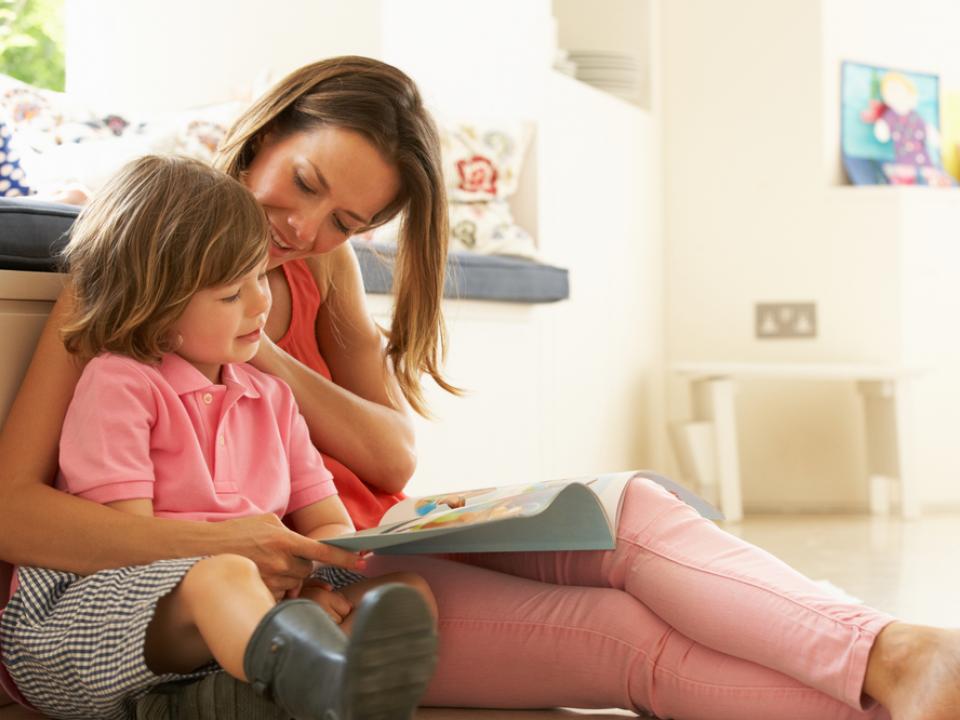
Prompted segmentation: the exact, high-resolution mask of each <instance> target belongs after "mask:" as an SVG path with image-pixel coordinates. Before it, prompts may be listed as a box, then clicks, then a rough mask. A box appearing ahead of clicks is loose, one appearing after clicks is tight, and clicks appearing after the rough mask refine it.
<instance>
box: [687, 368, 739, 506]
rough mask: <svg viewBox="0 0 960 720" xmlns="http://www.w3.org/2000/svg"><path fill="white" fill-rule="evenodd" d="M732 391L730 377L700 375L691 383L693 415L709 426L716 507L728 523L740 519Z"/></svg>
mask: <svg viewBox="0 0 960 720" xmlns="http://www.w3.org/2000/svg"><path fill="white" fill-rule="evenodd" d="M735 394H736V385H735V382H734V380H733V379H732V378H725V377H720V378H704V379H701V380H695V381H694V382H693V387H692V395H693V398H692V400H693V412H694V417H695V418H696V419H697V420H706V421H708V422H710V423H711V424H712V425H713V437H714V450H715V453H714V457H715V460H716V473H717V485H718V486H719V488H720V509H721V510H722V511H723V514H724V516H725V517H726V519H727V520H729V521H730V522H739V521H740V520H742V519H743V499H742V496H741V492H740V455H739V450H738V446H737V414H736V407H735V403H734V396H735Z"/></svg>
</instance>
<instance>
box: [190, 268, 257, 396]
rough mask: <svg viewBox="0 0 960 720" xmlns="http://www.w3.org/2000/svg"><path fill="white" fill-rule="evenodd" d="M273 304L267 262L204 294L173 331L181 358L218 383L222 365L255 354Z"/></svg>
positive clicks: (205, 290) (193, 299)
mask: <svg viewBox="0 0 960 720" xmlns="http://www.w3.org/2000/svg"><path fill="white" fill-rule="evenodd" d="M270 300H271V298H270V286H269V285H268V284H267V261H266V259H264V261H263V262H262V263H261V264H260V265H259V266H258V267H257V268H255V269H254V270H253V271H251V272H249V273H247V274H246V275H244V276H243V277H242V278H240V279H239V280H237V281H236V282H235V283H232V284H230V285H223V286H220V287H212V288H206V289H204V290H200V291H199V292H197V293H196V294H195V295H194V296H193V297H192V298H190V302H189V303H188V304H187V309H186V310H184V312H183V315H181V316H180V318H179V319H178V320H177V322H176V323H175V324H174V326H173V332H174V333H177V334H179V335H180V337H181V338H182V340H183V341H182V343H181V344H180V346H179V348H177V351H176V352H177V354H178V355H179V356H180V357H182V358H183V359H184V360H187V361H188V362H189V363H191V364H192V365H193V366H194V367H196V368H197V369H198V370H199V371H200V372H202V373H203V374H204V375H206V376H207V377H208V378H210V380H211V381H212V382H215V383H218V382H219V381H220V366H221V365H223V364H224V363H237V362H247V361H248V360H250V359H251V358H253V356H254V355H256V353H257V348H259V347H260V337H261V333H262V332H263V326H264V323H266V321H267V313H268V312H269V310H270Z"/></svg>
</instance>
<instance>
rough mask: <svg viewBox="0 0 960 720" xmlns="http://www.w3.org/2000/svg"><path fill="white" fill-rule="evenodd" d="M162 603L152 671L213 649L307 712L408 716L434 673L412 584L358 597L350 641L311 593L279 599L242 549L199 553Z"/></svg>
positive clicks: (198, 659) (189, 665) (184, 665)
mask: <svg viewBox="0 0 960 720" xmlns="http://www.w3.org/2000/svg"><path fill="white" fill-rule="evenodd" d="M161 603H162V604H161V605H158V609H157V612H156V614H155V615H154V618H153V622H152V623H151V625H150V626H149V627H148V631H147V638H146V650H145V653H146V657H147V661H148V664H149V666H150V667H151V669H152V670H154V672H164V671H168V672H169V671H174V672H182V671H184V670H189V669H193V668H195V667H197V666H199V665H202V664H204V663H205V662H207V661H209V660H210V659H211V657H212V658H213V659H216V660H217V661H218V662H219V663H220V664H221V665H222V666H223V668H224V669H225V670H226V671H227V672H228V673H230V674H231V675H233V676H234V677H236V678H238V679H240V680H245V681H248V682H250V683H251V684H253V686H254V688H256V689H259V690H260V691H261V692H265V693H267V694H268V695H269V696H270V697H272V698H273V700H274V701H275V702H276V703H277V704H278V705H279V706H280V707H282V708H283V709H284V710H286V711H287V712H289V713H290V714H291V715H294V716H295V717H298V718H303V719H304V720H310V719H312V718H316V719H318V720H319V718H321V717H322V718H328V717H337V718H340V719H342V720H351V719H356V720H359V719H360V718H370V717H379V715H378V714H377V713H382V716H383V717H390V718H394V717H396V718H400V717H407V716H408V715H409V714H410V713H411V712H412V710H413V708H414V707H415V706H416V704H417V702H418V700H419V699H420V696H421V695H422V693H423V691H424V689H425V687H426V684H427V681H428V680H429V679H430V676H431V674H432V672H433V667H434V663H435V658H436V634H435V632H434V628H433V619H432V617H431V615H430V612H429V610H428V607H427V605H426V603H425V602H424V600H423V599H422V597H421V596H420V595H419V594H417V593H416V592H414V591H413V590H412V589H411V588H409V587H401V586H398V585H396V584H393V585H382V584H381V586H380V587H377V588H375V591H371V592H370V593H369V594H368V597H367V598H366V599H365V600H362V601H360V602H359V605H358V606H357V608H356V610H355V613H352V614H353V615H355V620H354V634H353V638H352V640H348V639H347V637H346V636H345V634H344V633H343V632H342V631H341V630H340V629H339V628H338V627H337V626H336V625H335V624H334V623H333V622H332V621H331V620H330V618H329V617H328V616H327V614H326V612H325V611H324V610H323V609H322V608H320V607H319V606H317V605H316V604H315V603H313V602H310V601H308V600H305V599H301V600H290V601H284V602H281V603H279V604H275V603H274V600H273V596H272V594H271V593H270V591H269V590H268V589H267V587H266V586H265V585H264V584H263V581H262V580H261V579H260V575H259V573H258V572H257V568H256V566H255V565H254V564H253V562H251V561H250V560H248V559H246V558H243V557H239V556H234V555H220V556H215V557H211V558H207V559H205V560H201V561H199V562H197V563H196V564H195V565H194V566H193V567H192V568H191V569H190V570H189V571H188V572H187V574H186V575H184V577H183V579H182V581H181V582H180V584H179V585H178V586H177V588H176V589H175V590H174V591H173V592H172V593H170V594H169V595H167V596H166V597H165V598H164V599H163V600H162V601H161Z"/></svg>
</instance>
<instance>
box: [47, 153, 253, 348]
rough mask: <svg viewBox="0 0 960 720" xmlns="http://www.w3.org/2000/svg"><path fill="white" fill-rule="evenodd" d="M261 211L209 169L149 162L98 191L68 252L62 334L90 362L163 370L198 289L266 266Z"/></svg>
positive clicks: (179, 161) (176, 161) (168, 160)
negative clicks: (70, 303)
mask: <svg viewBox="0 0 960 720" xmlns="http://www.w3.org/2000/svg"><path fill="white" fill-rule="evenodd" d="M267 241H268V227H267V221H266V217H265V215H264V212H263V209H262V208H261V207H260V205H259V204H258V203H257V201H256V199H255V198H254V197H253V195H252V194H251V193H250V191H249V190H247V189H246V188H245V187H244V186H243V185H242V184H240V183H239V182H237V181H236V180H235V179H234V178H232V177H230V176H228V175H226V174H225V173H222V172H220V171H219V170H215V169H213V168H211V167H210V166H208V165H204V164H203V163H200V162H197V161H195V160H190V159H187V158H181V157H160V156H156V155H150V156H146V157H142V158H140V159H138V160H134V161H133V162H131V163H129V164H127V165H126V166H124V168H123V169H121V170H120V172H119V173H117V174H116V175H114V176H113V177H112V178H111V179H110V181H109V182H108V183H107V184H106V185H105V186H104V187H103V188H102V189H101V190H99V191H98V192H97V194H96V197H95V198H94V200H93V201H92V202H91V203H90V204H89V205H87V206H86V207H85V208H84V209H83V211H82V212H81V213H80V216H79V217H78V218H77V221H76V222H75V223H74V224H73V228H72V229H71V231H70V241H69V243H68V244H67V246H66V248H65V249H64V252H63V259H64V261H65V263H66V265H67V266H68V269H69V272H70V278H71V287H72V292H73V294H74V300H75V302H74V308H73V311H72V313H71V315H70V316H69V317H68V318H67V320H66V322H65V324H64V325H63V328H62V330H61V333H62V336H63V340H64V344H65V345H66V347H67V349H68V350H69V351H70V352H71V353H74V354H76V355H78V356H80V357H82V358H85V359H86V358H91V357H93V356H95V355H98V354H100V353H102V352H105V351H108V352H114V353H118V354H122V355H127V356H129V357H132V358H135V359H136V360H139V361H141V362H145V363H153V362H159V360H160V358H161V356H162V355H163V354H164V353H166V352H170V351H172V350H175V349H176V347H175V346H176V344H177V343H176V339H175V338H171V337H170V329H171V327H172V326H173V324H174V323H175V322H176V320H177V318H179V317H180V315H181V314H182V313H183V311H184V309H185V308H186V306H187V303H188V302H189V301H190V298H191V297H192V296H193V295H194V293H196V292H197V291H198V290H201V289H203V288H208V287H216V286H219V285H228V284H230V283H232V282H234V281H235V280H237V279H238V278H240V277H242V276H243V275H245V274H247V273H248V272H250V271H251V270H253V269H254V268H255V267H256V266H257V264H258V263H260V262H262V261H263V260H264V259H265V258H266V253H267Z"/></svg>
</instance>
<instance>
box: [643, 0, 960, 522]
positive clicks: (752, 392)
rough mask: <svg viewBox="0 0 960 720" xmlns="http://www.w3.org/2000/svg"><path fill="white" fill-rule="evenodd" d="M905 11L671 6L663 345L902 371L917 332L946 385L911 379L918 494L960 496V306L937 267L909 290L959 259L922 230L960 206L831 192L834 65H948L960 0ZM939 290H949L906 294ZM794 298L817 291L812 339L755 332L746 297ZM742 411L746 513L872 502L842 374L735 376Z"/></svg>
mask: <svg viewBox="0 0 960 720" xmlns="http://www.w3.org/2000/svg"><path fill="white" fill-rule="evenodd" d="M900 10H901V6H900V5H898V4H897V3H894V2H892V1H887V0H884V1H883V2H879V1H871V2H866V1H864V2H860V1H859V0H842V1H838V0H823V1H822V2H810V1H809V0H777V1H776V2H765V1H763V0H725V1H724V2H722V3H716V2H710V0H670V1H669V2H666V3H664V4H663V22H662V25H661V32H662V38H661V42H662V48H663V50H662V52H663V58H664V71H663V76H662V81H663V93H664V113H663V125H664V173H665V190H666V203H665V223H666V247H667V252H668V259H667V268H668V269H667V288H668V292H667V300H666V302H667V321H666V327H667V348H668V358H669V360H670V361H686V360H726V361H770V362H792V361H811V362H841V363H874V364H887V365H895V364H898V363H908V362H910V361H911V358H915V357H916V356H917V353H918V352H919V351H918V350H915V348H919V347H920V346H921V345H920V342H919V341H918V340H917V338H918V337H922V338H926V345H925V346H924V348H925V349H924V352H923V356H924V360H925V361H929V362H931V363H933V365H934V367H933V369H932V370H931V373H929V375H928V377H929V378H934V377H936V378H939V380H938V382H939V384H938V385H935V386H933V387H935V390H930V387H931V386H930V385H926V386H925V387H926V388H927V389H926V390H923V391H921V392H918V401H919V405H920V407H919V408H918V416H919V417H920V419H921V420H922V422H923V424H922V425H921V423H920V421H918V423H917V426H918V428H919V429H921V430H922V435H923V437H922V440H921V442H922V443H923V444H924V445H925V448H924V449H923V453H921V454H922V455H923V456H924V457H925V458H926V459H927V460H926V462H925V464H923V467H922V468H921V473H920V474H921V475H922V476H923V478H922V481H923V487H922V488H921V500H922V501H923V502H924V503H925V504H926V505H934V504H941V505H942V504H943V503H948V504H949V503H953V504H960V482H958V481H957V478H958V477H960V457H957V458H954V459H953V460H952V461H951V463H950V464H949V465H943V464H942V462H943V461H944V459H945V458H947V457H948V456H950V455H951V454H954V453H952V450H951V449H950V440H949V437H948V435H946V433H948V432H949V430H946V428H949V427H956V424H957V422H958V421H960V418H955V417H954V414H953V413H949V412H947V409H948V408H949V407H950V406H951V404H952V405H954V406H958V407H960V403H957V402H956V400H960V388H958V387H957V383H955V382H947V378H948V377H949V372H946V371H945V369H946V368H947V367H948V366H949V365H950V364H951V363H952V361H953V358H955V357H956V356H957V351H956V348H955V347H953V346H954V343H953V341H952V339H951V336H950V334H949V333H944V332H943V328H944V323H943V321H944V320H945V318H946V316H945V315H944V314H942V313H941V309H943V312H946V309H947V308H953V307H954V304H955V302H956V301H955V299H954V298H953V296H952V295H951V294H950V293H951V292H952V290H951V287H950V283H949V282H948V281H947V280H945V279H943V278H942V277H941V278H938V280H937V282H936V283H935V284H931V283H929V282H927V283H926V284H924V282H923V281H921V282H920V283H919V284H918V283H917V282H916V281H915V280H912V277H913V275H911V272H912V270H911V269H910V268H916V267H917V266H918V265H919V266H923V265H925V264H926V265H931V264H932V265H934V266H939V267H957V266H958V261H960V246H958V245H957V244H956V243H953V244H952V245H951V244H949V243H946V242H941V241H940V240H932V239H928V240H924V238H929V236H931V235H933V236H935V237H938V233H939V237H942V236H943V233H944V232H945V231H946V232H947V233H949V230H948V228H949V227H952V226H954V225H955V224H954V223H953V220H954V219H955V218H956V214H957V212H958V211H960V207H957V206H956V205H957V203H960V200H957V199H956V198H955V197H953V196H952V195H943V194H938V193H936V192H933V193H931V192H929V191H926V194H923V193H924V191H923V190H918V191H917V193H920V194H917V193H907V194H906V195H904V193H902V192H901V191H899V190H897V189H892V188H878V189H873V190H871V189H858V188H849V187H833V186H834V185H836V184H837V183H838V182H839V179H840V174H839V160H838V155H839V130H838V127H839V117H840V108H839V82H838V78H839V74H840V62H841V60H843V59H855V60H860V61H864V62H874V63H877V64H882V65H895V66H902V67H906V68H908V69H915V70H918V71H928V72H940V73H942V74H943V75H944V78H945V79H946V78H949V77H954V78H957V77H958V75H957V69H958V66H960V59H958V58H957V56H956V51H955V48H956V43H955V41H954V37H953V33H952V32H951V29H952V28H953V27H956V20H957V19H958V17H957V15H958V13H960V9H957V8H954V7H952V6H951V5H950V4H947V3H942V2H936V1H935V0H923V1H920V2H916V3H913V4H911V9H910V12H909V13H907V14H904V13H903V12H901V11H900ZM905 248H909V249H910V252H907V251H906V250H905ZM911 253H919V256H912V255H911ZM911 257H912V259H911ZM941 275H942V273H941ZM925 277H927V278H929V273H928V274H927V275H926V276H925ZM921 288H923V291H921ZM931 292H937V293H941V294H944V293H946V294H947V295H948V296H949V301H941V302H940V304H939V305H934V306H931V305H921V304H920V303H919V301H918V300H917V299H916V298H918V297H920V295H923V294H924V293H926V294H927V295H928V296H929V294H930V293H931ZM793 300H796V301H807V300H810V301H815V302H816V303H817V308H818V322H819V329H818V337H817V338H816V339H815V340H785V341H770V340H764V341H758V340H756V339H755V338H754V327H753V305H754V303H756V302H759V301H793ZM931 307H933V308H935V311H934V312H933V313H931V311H930V308H931ZM931 315H932V316H933V317H931ZM931 323H932V325H931ZM938 331H939V332H938ZM931 338H936V341H935V342H933V341H932V340H931ZM945 383H946V384H945ZM669 388H670V391H669V395H670V405H669V411H670V414H671V415H672V416H673V417H682V416H683V415H684V414H685V412H686V407H685V403H686V395H685V390H684V388H683V387H682V385H681V384H680V383H678V382H676V381H671V383H670V385H669ZM935 398H940V400H939V401H937V400H935ZM947 398H952V399H953V400H949V399H947ZM739 419H740V431H741V433H740V434H741V457H742V465H743V467H742V471H743V481H744V493H745V503H746V505H747V507H748V508H755V509H759V508H765V509H766V508H770V509H831V508H837V509H857V508H861V507H863V504H864V502H865V499H866V485H865V479H864V472H865V470H864V461H863V457H862V453H863V447H862V439H861V434H862V417H861V414H860V408H859V404H858V397H857V395H856V393H855V391H854V389H853V387H852V386H850V385H842V384H838V385H830V384H811V383H795V384H789V383H787V384H784V383H772V382H770V381H764V382H759V381H757V382H750V383H744V384H743V386H742V391H741V394H740V397H739ZM937 433H939V435H938V434H937ZM938 463H940V465H939V467H938Z"/></svg>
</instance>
